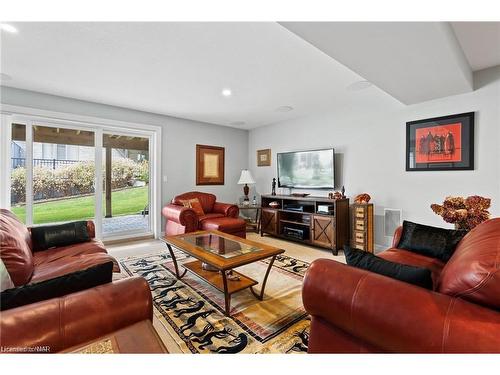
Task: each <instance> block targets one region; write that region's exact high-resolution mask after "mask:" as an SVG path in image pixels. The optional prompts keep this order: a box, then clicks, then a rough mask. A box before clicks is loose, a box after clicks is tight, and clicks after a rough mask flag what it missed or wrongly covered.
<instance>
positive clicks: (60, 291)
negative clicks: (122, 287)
mask: <svg viewBox="0 0 500 375" xmlns="http://www.w3.org/2000/svg"><path fill="white" fill-rule="evenodd" d="M112 277H113V262H106V263H102V264H98V265H96V266H93V267H90V268H87V269H85V270H82V271H77V272H73V273H70V274H67V275H63V276H59V277H56V278H54V279H50V280H45V281H41V282H39V283H35V284H26V285H23V286H20V287H17V288H13V289H7V290H4V291H2V292H1V293H0V310H2V311H3V310H8V309H12V308H14V307H19V306H24V305H28V304H30V303H35V302H39V301H45V300H47V299H51V298H57V297H62V296H64V295H66V294H70V293H76V292H79V291H81V290H85V289H90V288H94V287H96V286H98V285H102V284H106V283H109V282H111V279H112Z"/></svg>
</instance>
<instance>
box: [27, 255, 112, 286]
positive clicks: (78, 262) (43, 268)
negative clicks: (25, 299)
mask: <svg viewBox="0 0 500 375" xmlns="http://www.w3.org/2000/svg"><path fill="white" fill-rule="evenodd" d="M107 262H113V271H114V272H119V270H120V267H119V266H118V264H117V262H116V260H115V259H114V258H113V257H112V256H110V255H108V254H104V253H95V254H82V255H77V256H72V257H67V258H61V259H58V260H54V261H53V262H49V263H43V264H40V265H39V266H37V267H35V271H34V272H33V277H32V278H31V280H30V283H38V282H40V281H44V280H48V279H53V278H56V277H59V276H63V275H67V274H69V273H73V272H76V271H81V270H84V269H87V268H89V267H92V266H95V265H98V264H102V263H107Z"/></svg>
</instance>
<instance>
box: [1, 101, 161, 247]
mask: <svg viewBox="0 0 500 375" xmlns="http://www.w3.org/2000/svg"><path fill="white" fill-rule="evenodd" d="M0 115H1V118H0V119H1V123H0V130H1V131H0V146H1V147H0V156H1V165H0V178H1V181H2V183H0V185H1V186H0V205H1V207H6V208H10V169H11V166H10V142H11V136H12V124H13V123H22V124H26V159H27V160H28V157H29V160H32V151H33V149H32V147H33V143H32V142H31V141H32V124H33V122H36V124H37V125H41V126H52V127H53V126H60V127H65V128H67V127H69V128H71V129H79V128H80V129H82V130H88V131H93V132H94V134H95V137H96V142H95V152H96V160H95V161H96V176H100V175H102V134H103V133H107V132H109V133H113V134H120V133H122V132H123V133H126V134H129V135H132V134H136V136H138V137H139V136H140V137H148V138H149V156H150V157H149V161H150V165H151V166H152V167H151V170H150V183H149V195H150V196H149V200H150V201H149V205H150V206H149V208H150V214H149V218H150V229H151V231H152V233H150V234H152V235H154V237H155V238H158V237H159V236H160V235H161V204H162V198H161V197H162V178H161V160H162V158H161V147H160V145H161V141H162V128H161V126H157V125H149V124H140V123H133V122H125V121H117V120H109V119H102V118H97V117H92V116H84V115H75V114H70V113H64V112H55V111H47V110H42V109H37V108H30V107H23V106H15V105H8V104H2V105H1V108H0ZM28 138H29V139H28ZM98 154H99V155H98ZM26 165H27V168H26V170H27V176H26V178H27V186H26V199H27V202H26V204H28V199H31V200H32V199H33V196H32V186H33V185H32V184H33V178H32V173H33V165H32V163H26ZM28 187H29V190H28ZM95 189H96V197H98V196H99V197H100V196H102V186H100V184H97V183H96V188H95ZM28 211H30V215H31V211H32V210H27V212H26V219H27V224H28V223H31V222H32V217H31V216H30V217H29V221H28ZM102 212H103V211H102V201H101V199H96V207H95V221H96V228H99V229H101V228H102ZM147 234H148V233H144V232H141V233H140V235H141V236H142V235H147ZM138 235H139V233H134V232H130V231H129V232H127V234H126V235H125V234H118V235H116V236H115V235H114V236H113V237H106V240H115V239H125V238H133V237H137V236H138ZM96 237H97V238H102V233H100V230H99V231H98V232H97V233H96Z"/></svg>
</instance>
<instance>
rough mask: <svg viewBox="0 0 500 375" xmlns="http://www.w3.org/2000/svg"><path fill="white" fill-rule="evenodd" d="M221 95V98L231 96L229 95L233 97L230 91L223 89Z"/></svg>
mask: <svg viewBox="0 0 500 375" xmlns="http://www.w3.org/2000/svg"><path fill="white" fill-rule="evenodd" d="M222 95H223V96H231V95H233V92H232V91H231V90H230V89H224V90H222Z"/></svg>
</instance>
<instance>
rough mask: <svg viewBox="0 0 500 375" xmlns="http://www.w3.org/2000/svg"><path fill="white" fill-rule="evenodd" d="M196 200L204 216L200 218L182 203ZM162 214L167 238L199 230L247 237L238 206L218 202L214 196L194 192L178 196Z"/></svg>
mask: <svg viewBox="0 0 500 375" xmlns="http://www.w3.org/2000/svg"><path fill="white" fill-rule="evenodd" d="M194 198H197V199H198V200H199V201H200V203H201V206H202V207H203V211H204V213H205V214H204V215H200V216H199V215H197V214H196V212H195V211H194V210H193V209H192V208H189V207H184V206H183V204H182V201H185V200H189V199H194ZM162 214H163V216H164V217H165V219H166V226H165V234H166V235H167V236H172V235H176V234H182V233H189V232H195V231H197V230H220V231H221V232H225V233H230V234H233V235H235V236H239V237H242V238H245V237H246V229H245V228H246V223H245V221H244V220H242V219H239V218H238V215H239V209H238V206H237V205H235V204H228V203H221V202H217V201H216V197H215V195H213V194H209V193H202V192H199V191H192V192H189V193H184V194H181V195H178V196H176V197H175V198H174V199H172V202H171V203H170V204H169V205H167V206H165V207H164V208H163V210H162Z"/></svg>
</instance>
